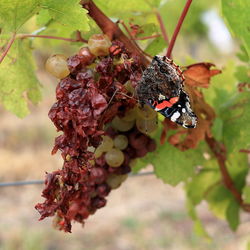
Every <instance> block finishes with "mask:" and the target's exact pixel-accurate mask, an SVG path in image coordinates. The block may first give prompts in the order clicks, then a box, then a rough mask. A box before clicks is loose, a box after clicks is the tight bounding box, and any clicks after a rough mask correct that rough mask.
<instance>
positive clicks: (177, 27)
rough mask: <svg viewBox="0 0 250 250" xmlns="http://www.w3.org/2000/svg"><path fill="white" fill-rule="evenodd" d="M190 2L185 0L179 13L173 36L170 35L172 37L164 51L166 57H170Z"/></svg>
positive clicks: (190, 0)
mask: <svg viewBox="0 0 250 250" xmlns="http://www.w3.org/2000/svg"><path fill="white" fill-rule="evenodd" d="M191 3H192V0H187V2H186V4H185V7H184V9H183V11H182V13H181V16H180V18H179V20H178V23H177V25H176V27H175V30H174V33H173V36H172V38H171V40H170V43H169V46H168V50H167V53H166V57H168V58H171V54H172V50H173V48H174V45H175V41H176V38H177V36H178V34H179V31H180V29H181V26H182V23H183V21H184V19H185V17H186V15H187V13H188V10H189V7H190V5H191Z"/></svg>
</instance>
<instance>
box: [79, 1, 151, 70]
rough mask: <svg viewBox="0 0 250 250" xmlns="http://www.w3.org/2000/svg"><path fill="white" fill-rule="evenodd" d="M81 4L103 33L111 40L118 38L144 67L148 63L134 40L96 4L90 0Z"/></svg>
mask: <svg viewBox="0 0 250 250" xmlns="http://www.w3.org/2000/svg"><path fill="white" fill-rule="evenodd" d="M81 4H82V6H83V8H85V9H86V10H88V12H89V13H88V14H89V16H90V17H91V18H92V19H93V20H94V21H95V22H96V24H97V25H98V26H99V27H100V29H101V30H102V32H103V33H105V34H106V35H108V36H109V38H110V39H111V40H113V39H118V40H120V41H121V42H122V43H123V44H124V45H125V47H126V48H127V49H128V50H129V51H130V52H131V53H133V54H135V55H137V56H138V57H139V59H140V61H141V63H142V65H143V66H144V67H146V66H147V65H148V64H149V61H148V59H147V58H146V57H145V56H144V55H143V53H141V51H140V49H139V48H138V47H137V46H135V44H134V42H133V41H132V40H130V39H129V38H128V37H127V36H126V35H125V34H124V33H123V32H122V30H121V29H120V28H119V27H118V25H117V24H116V23H113V22H112V21H111V20H110V19H109V18H108V17H107V16H106V15H105V14H104V13H103V12H102V11H101V10H100V9H99V8H98V7H97V6H96V5H95V3H94V2H93V1H92V0H89V1H86V0H84V1H82V3H81Z"/></svg>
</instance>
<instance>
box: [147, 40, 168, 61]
mask: <svg viewBox="0 0 250 250" xmlns="http://www.w3.org/2000/svg"><path fill="white" fill-rule="evenodd" d="M166 46H167V45H166V41H165V40H164V39H163V38H162V37H161V36H160V37H157V38H155V39H154V40H153V41H152V42H151V43H150V44H149V45H148V46H147V48H146V49H145V52H146V53H148V54H149V55H151V56H155V55H157V54H159V53H160V52H162V51H163V50H164V49H165V48H166Z"/></svg>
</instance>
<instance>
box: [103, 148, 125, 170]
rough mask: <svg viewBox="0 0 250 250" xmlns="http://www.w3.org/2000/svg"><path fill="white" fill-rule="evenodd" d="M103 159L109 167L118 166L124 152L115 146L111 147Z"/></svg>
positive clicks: (121, 161)
mask: <svg viewBox="0 0 250 250" xmlns="http://www.w3.org/2000/svg"><path fill="white" fill-rule="evenodd" d="M105 161H106V162H107V164H108V165H109V166H110V167H119V166H121V165H122V163H123V162H124V154H123V152H122V151H121V150H119V149H117V148H112V149H111V150H109V151H108V152H107V153H106V154H105Z"/></svg>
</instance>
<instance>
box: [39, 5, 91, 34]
mask: <svg viewBox="0 0 250 250" xmlns="http://www.w3.org/2000/svg"><path fill="white" fill-rule="evenodd" d="M43 8H44V9H47V10H48V12H49V14H50V16H51V17H52V18H53V19H54V20H55V21H56V22H59V23H61V24H62V25H64V26H66V27H70V28H72V29H73V30H72V31H74V30H84V31H88V30H89V25H88V21H89V19H88V16H87V10H86V9H84V8H82V6H81V5H80V4H79V0H71V1H68V0H61V1H60V2H58V1H56V0H44V4H43Z"/></svg>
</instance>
